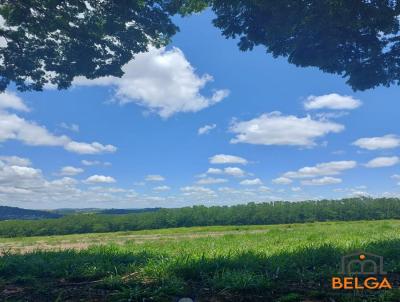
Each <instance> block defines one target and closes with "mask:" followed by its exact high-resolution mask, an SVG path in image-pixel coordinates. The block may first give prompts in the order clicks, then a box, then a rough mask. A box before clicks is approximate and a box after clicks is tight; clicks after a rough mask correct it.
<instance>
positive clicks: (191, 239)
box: [0, 220, 400, 302]
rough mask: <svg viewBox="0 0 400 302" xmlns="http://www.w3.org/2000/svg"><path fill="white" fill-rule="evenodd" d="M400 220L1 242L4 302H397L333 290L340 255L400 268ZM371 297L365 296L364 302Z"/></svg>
mask: <svg viewBox="0 0 400 302" xmlns="http://www.w3.org/2000/svg"><path fill="white" fill-rule="evenodd" d="M399 227H400V221H398V220H381V221H356V222H322V223H304V224H286V225H272V226H222V227H221V226H220V227H218V226H215V227H192V228H177V229H162V230H150V231H134V232H133V231H131V232H116V233H98V234H79V235H63V236H44V237H20V238H2V239H0V250H1V253H2V256H1V258H0V293H1V294H0V300H1V301H177V300H178V299H179V298H181V297H191V298H192V299H194V300H195V301H281V302H285V301H286V302H288V301H304V302H305V301H307V302H310V301H330V302H332V301H365V299H368V300H369V301H400V294H399V292H398V290H395V289H393V290H387V291H375V292H373V293H368V292H363V293H362V297H358V296H355V295H354V293H353V292H351V291H350V292H343V291H332V290H331V289H330V278H331V276H332V275H335V274H337V273H338V271H339V265H340V259H341V256H342V255H343V254H346V253H348V252H352V251H354V250H365V251H367V252H372V253H376V254H379V255H382V256H383V257H384V259H385V269H386V270H387V271H388V272H399V271H400V253H399V251H400V232H399ZM365 297H368V298H365Z"/></svg>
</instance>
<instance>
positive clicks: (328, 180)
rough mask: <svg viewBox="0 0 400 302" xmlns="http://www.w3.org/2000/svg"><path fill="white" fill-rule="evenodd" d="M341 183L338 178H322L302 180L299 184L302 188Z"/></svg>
mask: <svg viewBox="0 0 400 302" xmlns="http://www.w3.org/2000/svg"><path fill="white" fill-rule="evenodd" d="M341 182H342V180H341V179H340V178H335V177H329V176H324V177H322V178H314V179H307V180H303V181H302V182H301V184H302V185H304V186H326V185H334V184H339V183H341Z"/></svg>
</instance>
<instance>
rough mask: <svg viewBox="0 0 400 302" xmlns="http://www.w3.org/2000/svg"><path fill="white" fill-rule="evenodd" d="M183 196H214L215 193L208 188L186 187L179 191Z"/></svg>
mask: <svg viewBox="0 0 400 302" xmlns="http://www.w3.org/2000/svg"><path fill="white" fill-rule="evenodd" d="M180 190H181V191H182V192H183V193H184V195H186V196H190V195H198V194H200V195H203V194H206V195H215V192H214V191H213V190H211V189H209V188H205V187H201V186H186V187H182V188H181V189H180Z"/></svg>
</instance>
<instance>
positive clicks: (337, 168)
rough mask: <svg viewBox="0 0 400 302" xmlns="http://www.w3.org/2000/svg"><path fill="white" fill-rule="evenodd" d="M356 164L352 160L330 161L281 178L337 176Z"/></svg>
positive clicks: (288, 173) (292, 172)
mask: <svg viewBox="0 0 400 302" xmlns="http://www.w3.org/2000/svg"><path fill="white" fill-rule="evenodd" d="M356 166H357V163H356V162H355V161H352V160H343V161H331V162H327V163H320V164H317V165H315V166H312V167H303V168H301V169H299V170H297V171H290V172H286V173H285V174H284V175H283V177H287V178H311V177H318V176H330V175H338V174H340V173H341V172H343V171H345V170H349V169H353V168H355V167H356Z"/></svg>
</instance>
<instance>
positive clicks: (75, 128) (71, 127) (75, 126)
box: [60, 122, 79, 132]
mask: <svg viewBox="0 0 400 302" xmlns="http://www.w3.org/2000/svg"><path fill="white" fill-rule="evenodd" d="M60 127H61V128H64V129H66V130H70V131H72V132H79V125H78V124H67V123H64V122H63V123H61V124H60Z"/></svg>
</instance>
